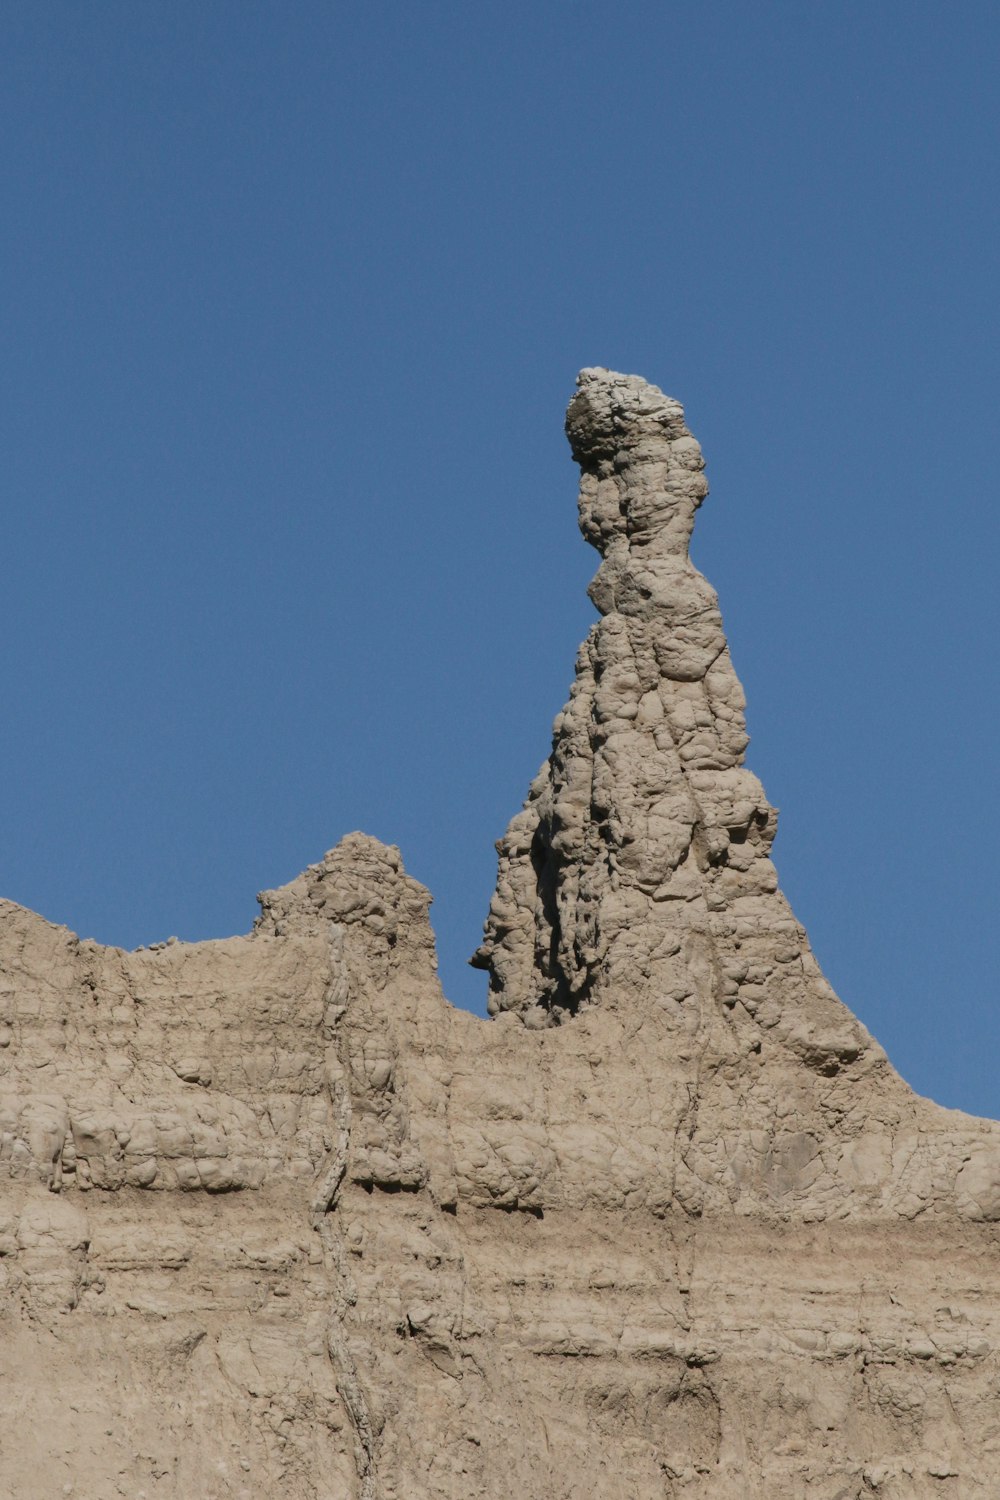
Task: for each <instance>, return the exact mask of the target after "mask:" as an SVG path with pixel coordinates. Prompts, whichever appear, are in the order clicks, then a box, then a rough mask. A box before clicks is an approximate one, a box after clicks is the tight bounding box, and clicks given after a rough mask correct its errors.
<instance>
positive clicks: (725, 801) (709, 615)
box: [473, 369, 872, 1070]
mask: <svg viewBox="0 0 1000 1500" xmlns="http://www.w3.org/2000/svg"><path fill="white" fill-rule="evenodd" d="M566 432H567V435H568V437H569V441H570V445H571V447H572V450H573V456H574V457H575V459H576V461H577V463H578V464H579V465H580V470H581V475H580V498H579V514H580V527H581V530H582V531H583V534H584V536H585V537H586V538H587V540H588V541H589V542H591V543H592V544H593V545H594V546H595V547H596V548H597V549H598V551H599V552H600V553H601V556H602V562H601V565H600V567H599V568H598V570H597V574H596V576H595V578H594V580H593V582H592V583H591V585H590V589H589V593H590V597H591V599H592V600H593V602H594V604H595V605H596V607H597V609H598V610H599V611H600V613H601V616H602V618H601V619H600V620H599V621H597V623H596V624H595V625H594V626H593V627H592V629H591V631H590V634H589V635H588V637H587V640H586V641H585V642H584V645H583V647H582V648H581V651H580V654H579V657H578V660H577V667H576V680H575V682H574V684H573V687H572V690H571V692H570V698H569V702H568V703H567V704H566V707H565V708H564V709H563V711H562V713H561V714H559V716H558V717H557V719H556V721H555V725H554V730H553V743H552V753H551V755H550V757H549V759H548V761H547V762H546V763H545V765H544V766H543V767H542V769H541V771H540V772H539V774H538V776H537V777H536V779H535V781H534V782H533V784H532V786H531V790H530V793H529V796H528V800H527V802H526V803H525V806H524V808H523V810H522V811H521V812H520V813H518V814H517V816H516V817H515V818H514V819H513V821H512V822H511V824H510V826H509V828H508V830H507V833H506V835H505V836H504V838H503V839H502V841H501V842H500V844H499V845H498V851H499V876H498V880H497V888H496V893H495V895H494V897H493V901H492V904H491V908H490V914H489V918H488V920H487V923H486V931H485V939H484V942H483V944H482V946H481V948H480V949H479V950H478V952H477V953H476V955H475V956H474V958H473V963H474V964H475V965H477V966H479V967H482V968H486V969H488V970H489V974H490V987H491V994H490V1002H489V1003H490V1010H491V1012H492V1013H493V1014H497V1013H498V1012H502V1011H514V1012H516V1013H517V1014H518V1015H519V1016H520V1017H521V1018H522V1019H523V1020H524V1022H525V1023H526V1024H527V1025H529V1026H532V1027H537V1026H540V1025H548V1024H552V1023H554V1022H558V1021H559V1020H562V1019H564V1018H565V1017H566V1016H567V1015H569V1014H572V1013H574V1012H575V1011H577V1010H578V1009H579V1007H580V1006H581V1005H584V1004H602V1005H612V1006H614V1005H619V1004H624V1003H626V1002H628V1003H632V1002H634V1001H636V1000H637V999H638V998H639V996H640V995H641V996H643V997H645V998H648V999H649V1000H650V1001H651V1002H653V1003H654V1004H655V1005H656V1006H657V1008H658V1009H660V1010H661V1011H666V1012H667V1013H669V1014H671V1015H672V1016H673V1018H674V1020H675V1022H676V1024H677V1025H678V1026H679V1027H680V1028H681V1029H682V1030H690V1029H692V1028H694V1027H697V1025H698V1021H697V1019H696V1016H697V1012H698V1011H699V1008H700V1007H703V1006H704V1005H706V1004H707V1003H709V1002H710V1001H711V1000H713V999H714V1000H718V1001H721V1002H723V1003H724V1004H726V1005H728V1007H729V1008H730V1009H731V1008H732V1007H734V1006H735V1005H736V1003H737V1000H740V1001H742V1004H743V1008H744V1009H745V1010H746V1012H747V1014H748V1015H753V1016H754V1017H755V1018H756V1019H757V1020H758V1021H760V1022H763V1023H764V1024H765V1025H770V1026H772V1027H777V1030H778V1033H779V1034H780V1033H781V1032H785V1033H787V1034H788V1036H789V1037H792V1036H793V1035H795V1036H798V1037H799V1039H800V1045H801V1046H802V1047H803V1048H808V1049H810V1050H812V1051H816V1050H817V1049H818V1051H819V1054H820V1055H818V1056H817V1057H816V1059H815V1061H816V1062H817V1063H819V1064H820V1066H822V1067H824V1068H829V1069H831V1070H836V1069H837V1068H838V1067H839V1066H840V1065H841V1064H842V1063H843V1062H846V1061H849V1060H851V1059H852V1058H856V1057H857V1056H858V1055H859V1054H860V1053H861V1051H862V1050H864V1049H865V1048H866V1047H870V1046H871V1045H872V1044H871V1041H870V1038H868V1036H867V1034H866V1033H865V1032H864V1029H863V1028H862V1027H861V1026H860V1025H859V1024H858V1023H857V1022H856V1021H855V1020H854V1018H853V1017H851V1016H850V1015H849V1013H848V1012H847V1011H846V1009H844V1008H843V1007H841V1006H840V1004H839V1002H838V1001H836V999H835V997H834V996H833V994H832V991H831V990H830V988H829V986H828V985H827V983H826V981H825V980H824V979H823V977H822V975H821V974H820V972H819V969H818V967H817V966H816V964H815V961H814V960H813V959H812V956H811V954H810V953H809V949H808V944H807V941H806V937H805V933H804V932H803V931H802V929H801V928H800V927H799V925H798V923H797V922H796V921H795V919H794V917H793V916H792V913H791V912H790V910H789V908H788V906H787V904H786V902H785V900H784V898H783V897H782V896H781V894H780V893H779V891H778V888H777V877H776V874H775V870H774V866H773V865H772V863H771V861H770V858H769V851H770V847H771V843H772V840H773V838H774V834H775V828H776V823H777V814H776V812H775V810H774V808H772V807H771V806H770V804H769V803H768V801H767V799H766V797H765V795H764V791H763V788H762V787H761V785H760V782H759V781H758V780H757V778H756V777H755V776H754V775H753V773H752V772H751V771H749V770H747V769H746V768H745V767H744V765H743V757H744V752H745V750H746V746H747V742H748V741H747V734H746V729H745V725H744V718H743V709H744V705H745V700H744V696H743V691H742V688H741V687H740V684H739V681H738V679H737V677H736V674H735V672H734V670H733V665H732V662H731V660H730V656H729V650H728V648H727V645H726V638H725V635H724V633H723V628H722V620H721V617H720V614H719V609H718V602H717V599H716V595H715V592H714V590H713V589H712V588H711V587H710V585H709V584H708V583H707V582H706V580H705V579H704V578H703V577H702V575H701V574H700V573H699V572H698V571H697V569H696V568H695V567H694V566H693V564H692V563H691V561H690V558H689V557H688V543H689V541H690V537H691V531H692V527H693V525H694V517H695V512H696V510H697V508H698V506H699V505H700V504H701V502H702V501H703V499H704V498H705V496H706V494H707V493H708V485H707V482H706V480H705V476H704V473H703V469H704V461H703V459H702V454H701V449H700V447H699V446H698V443H697V442H696V440H695V439H694V437H692V435H691V433H690V432H689V431H688V429H687V427H686V425H685V423H684V413H683V409H682V408H681V406H680V405H679V403H678V402H676V401H673V400H671V399H670V398H669V397H667V396H664V395H663V393H662V392H661V391H660V390H658V389H657V387H656V386H653V385H649V384H647V382H646V381H644V380H641V379H639V378H638V377H636V376H631V375H619V374H615V373H614V372H612V371H610V370H603V369H589V370H583V371H582V372H581V374H580V375H579V377H578V379H577V392H576V394H575V395H574V397H573V399H572V400H571V402H570V404H569V409H568V411H567V415H566ZM807 1033H808V1036H809V1038H810V1040H808V1041H807Z"/></svg>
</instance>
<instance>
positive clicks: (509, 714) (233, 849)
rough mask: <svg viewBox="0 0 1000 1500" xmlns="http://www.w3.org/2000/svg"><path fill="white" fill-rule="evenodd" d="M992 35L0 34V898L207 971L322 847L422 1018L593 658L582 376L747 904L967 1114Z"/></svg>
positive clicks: (868, 20) (993, 422)
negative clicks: (648, 410) (725, 813)
mask: <svg viewBox="0 0 1000 1500" xmlns="http://www.w3.org/2000/svg"><path fill="white" fill-rule="evenodd" d="M998 51H1000V11H998V9H997V6H996V4H995V3H992V0H991V3H976V0H963V3H961V4H959V5H955V6H942V5H940V4H937V3H935V4H930V3H926V0H906V3H903V0H891V3H879V4H874V5H873V4H871V3H870V0H866V3H864V4H861V3H838V4H826V5H821V4H818V3H816V4H802V3H800V0H796V3H790V0H786V3H754V4H749V3H703V0H699V3H696V4H695V3H691V4H670V3H667V0H656V3H652V0H648V3H629V0H624V3H620V4H607V3H601V4H596V3H592V0H560V3H553V0H549V3H546V0H532V3H530V4H529V3H524V0H517V3H509V0H508V3H505V4H503V5H492V6H490V5H486V4H472V5H470V4H466V3H459V0H453V3H448V4H441V3H433V0H431V3H419V4H407V3H402V0H395V3H383V4H378V5H375V4H370V5H360V6H358V5H347V4H338V3H331V0H324V3H309V0H306V3H293V4H285V3H280V4H279V3H277V0H270V3H266V4H261V3H256V0H239V3H232V0H211V3H209V4H203V3H200V0H199V3H193V0H186V3H185V0H170V3H136V0H129V3H127V4H125V3H118V0H102V3H96V4H91V5H79V4H75V3H70V0H64V3H59V4H53V3H51V0H31V3H28V0H22V3H19V4H18V3H15V4H11V5H7V6H6V7H5V8H4V11H3V15H2V17H0V113H2V120H0V123H2V133H0V140H2V142H3V145H2V173H3V181H2V203H0V207H2V212H0V237H2V256H3V260H2V264H3V270H4V274H3V283H2V285H3V303H2V306H3V311H2V316H3V328H2V348H3V355H2V360H0V369H2V379H3V392H2V399H0V424H2V428H3V431H2V441H0V453H2V464H3V498H4V503H3V553H2V556H3V588H2V592H0V611H2V630H3V642H4V650H3V658H2V677H0V687H2V697H3V714H4V732H3V738H2V777H0V795H2V808H0V826H2V846H0V847H2V866H0V890H2V891H3V893H4V894H5V895H8V896H10V897H12V898H14V899H16V900H18V901H20V902H22V903H24V904H25V905H27V906H30V907H32V908H34V909H35V910H37V911H40V912H42V913H43V914H44V915H45V916H46V917H48V918H50V919H52V920H53V921H56V922H61V923H66V924H67V925H68V926H70V927H72V928H73V929H74V930H76V931H78V932H80V933H81V934H84V935H89V936H93V937H96V938H98V939H100V940H101V941H104V942H109V943H117V944H121V945H123V946H134V945H137V944H140V943H147V942H151V941H154V940H156V939H159V938H163V937H166V936H168V935H171V934H177V935H179V936H181V937H183V938H190V939H194V938H201V937H208V936H220V935H225V934H229V933H233V932H240V931H245V930H246V929H247V928H248V927H249V926H250V923H251V922H252V920H253V917H254V914H255V905H254V894H255V892H256V891H257V890H258V889H259V888H260V887H263V886H271V885H277V884H279V883H281V882H283V881H285V880H288V879H290V878H291V877H293V876H294V875H295V874H296V873H297V872H298V871H299V870H300V869H301V868H303V867H304V866H305V865H306V864H308V863H310V862H312V861H313V860H315V859H317V858H318V857H320V856H321V855H322V853H323V851H324V850H325V849H326V848H328V847H329V846H331V845H332V844H334V843H335V842H336V841H337V839H338V838H340V836H341V835H342V834H343V833H345V832H347V831H349V830H351V829H354V828H363V829H365V830H367V831H368V832H371V833H374V834H376V835H378V836H379V837H380V838H383V839H385V840H387V841H391V842H395V843H398V844H399V845H400V847H401V848H402V851H403V855H404V858H405V861H406V864H407V867H408V868H409V869H410V870H411V871H412V873H413V874H415V875H416V876H417V877H419V878H420V879H421V880H423V881H425V882H426V883H427V884H428V885H429V886H430V887H431V889H432V891H433V893H434V896H435V907H434V916H435V925H436V929H437V933H438V941H439V947H440V954H441V965H442V972H443V977H444V982H445V988H446V991H447V993H448V994H449V996H450V997H451V998H452V999H453V1000H455V1001H456V1002H458V1003H460V1004H465V1005H470V1006H480V1007H481V1005H482V1001H483V999H484V991H483V984H484V978H483V976H482V975H478V974H475V973H473V972H472V971H471V970H467V969H466V968H465V966H464V959H465V957H466V955H467V954H468V953H469V952H471V950H472V949H473V948H474V947H475V945H476V943H477V942H478V940H479V934H480V927H481V923H482V919H483V917H484V915H485V912H486V907H487V904H488V901H489V896H490V892H491V889H492V885H493V877H494V853H493V840H494V839H495V838H497V837H498V836H499V835H500V833H501V832H502V831H503V828H504V826H505V824H506V822H507V820H508V818H509V817H510V815H511V814H512V813H513V812H514V811H515V810H516V808H517V807H518V806H519V805H520V802H521V800H522V798H523V796H524V793H525V791H526V788H527V784H528V781H529V779H530V777H531V776H532V775H533V773H534V772H535V770H536V769H537V767H538V765H539V763H540V762H541V761H542V759H543V758H544V756H545V754H546V753H547V748H548V737H549V729H550V725H551V721H552V718H553V716H554V714H555V713H556V712H557V710H558V709H559V708H560V707H561V705H562V703H563V701H564V699H565V696H566V691H567V688H568V685H569V682H570V680H571V676H572V667H573V658H574V654H575V650H576V646H577V644H578V642H579V640H580V639H581V638H582V636H583V634H584V633H585V631H586V629H587V626H588V624H589V621H590V619H591V618H592V611H591V607H590V605H589V603H588V601H587V599H586V597H585V594H584V588H585V584H586V582H587V580H588V579H589V577H590V576H591V573H592V572H593V570H594V566H595V563H596V555H595V554H593V553H592V552H590V550H589V549H588V548H587V547H586V546H585V545H584V543H583V542H582V540H581V539H580V537H579V534H578V533H577V531H576V524H575V498H576V474H575V470H574V467H573V465H572V463H571V461H570V458H569V452H568V449H567V447H566V444H565V439H564V438H563V435H562V417H563V409H564V407H565V403H566V401H567V399H568V397H569V395H570V393H571V391H572V385H573V378H574V376H575V373H576V371H577V369H578V368H579V367H580V366H581V365H587V364H604V365H610V366H611V367H613V368H617V369H621V370H625V371H630V372H635V373H639V374H642V375H644V376H646V377H647V378H648V379H650V380H653V381H655V382H656V383H657V384H659V385H661V386H663V387H664V389H666V390H667V391H668V392H670V393H671V394H672V395H675V396H677V397H678V398H679V399H681V400H682V401H683V402H684V403H685V405H686V407H687V410H688V416H689V420H690V423H691V426H692V428H693V430H694V431H695V432H696V434H697V435H698V437H699V438H700V439H701V442H702V445H703V447H704V449H705V451H706V455H707V458H708V465H709V478H710V481H711V485H712V495H711V497H710V499H709V501H708V503H707V505H706V506H705V508H704V510H703V511H702V512H701V516H700V519H699V523H698V527H697V531H696V536H695V548H694V553H695V560H696V562H697V563H698V565H699V566H700V567H701V568H702V570H703V571H704V572H705V573H706V574H707V576H708V577H709V578H710V579H711V580H712V582H713V583H714V584H715V585H716V587H717V588H718V589H719V592H720V596H721V601H722V606H723V613H724V616H725V620H726V625H727V629H728V632H729V636H730V641H731V645H732V650H733V655H734V659H735V662H736V666H737V670H738V671H739V672H740V674H741V676H742V678H743V680H744V683H745V685H746V688H747V691H748V695H749V703H750V709H749V717H750V729H751V731H752V734H753V743H752V745H751V749H750V755H749V761H750V764H751V765H752V766H753V767H754V769H755V770H756V771H757V772H758V773H759V775H760V776H761V777H762V779H763V781H764V784H765V786H766V788H767V790H768V792H769V794H770V797H771V800H772V801H774V802H776V803H777V804H778V805H779V806H780V807H781V808H782V824H781V830H780V832H779V837H778V842H777V846H776V859H777V863H778V867H779V871H780V874H781V877H782V884H783V887H784V889H785V891H786V892H787V894H788V896H789V897H790V899H791V901H792V903H793V905H794V907H795V909H796V911H797V913H798V915H799V917H800V918H801V919H802V920H803V921H804V922H805V923H806V925H807V926H808V928H809V930H810V933H811V936H812V939H813V943H814V946H815V948H816V951H817V954H818V956H819V959H820V961H821V963H822V964H823V966H824V968H825V969H826V972H827V974H828V975H829V977H830V979H831V981H832V982H833V984H834V985H835V987H836V988H837V989H838V991H839V993H840V994H841V995H842V996H843V998H844V1000H845V1001H847V1003H848V1004H849V1005H850V1006H851V1007H852V1008H853V1009H854V1010H855V1011H856V1012H857V1013H858V1014H859V1015H860V1016H861V1017H862V1018H863V1020H864V1021H865V1022H866V1023H867V1024H868V1025H869V1027H870V1028H871V1029H872V1030H873V1031H874V1032H875V1033H876V1035H877V1036H878V1037H879V1038H880V1040H881V1041H882V1042H883V1043H884V1045H885V1046H886V1047H887V1049H888V1051H889V1053H890V1056H891V1057H892V1058H893V1060H894V1061H895V1062H896V1064H897V1066H898V1067H899V1068H900V1069H901V1071H902V1072H903V1074H904V1075H905V1076H906V1077H907V1078H908V1079H909V1080H910V1082H911V1083H912V1084H913V1085H914V1086H915V1087H917V1088H918V1089H919V1090H920V1091H921V1092H924V1093H929V1094H931V1095H933V1096H934V1097H936V1098H938V1099H940V1100H942V1101H943V1102H945V1103H948V1104H953V1105H961V1106H962V1107H965V1108H968V1109H971V1110H974V1111H977V1112H982V1113H990V1114H993V1115H1000V1081H998V1079H1000V1033H998V1025H997V999H998V996H997V958H996V943H997V931H998V926H1000V923H998V915H1000V914H998V890H1000V874H998V868H997V857H996V856H997V850H998V847H1000V799H998V797H997V791H996V767H997V737H998V727H1000V725H998V720H1000V710H998V702H997V692H998V682H997V675H998V674H997V670H996V667H997V606H996V597H997V585H996V573H997V564H998V556H1000V549H998V506H997V455H996V448H997V436H998V421H997V404H998V373H1000V368H998V367H1000V340H998V301H1000V292H998V284H1000V282H998V275H997V265H998V219H1000V206H998V205H1000V195H998V192H997V186H998V138H1000V129H998V103H997V100H998V97H1000V77H998V73H1000V66H998Z"/></svg>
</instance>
